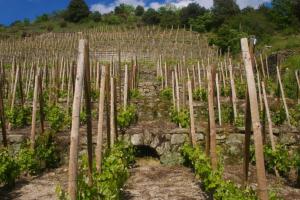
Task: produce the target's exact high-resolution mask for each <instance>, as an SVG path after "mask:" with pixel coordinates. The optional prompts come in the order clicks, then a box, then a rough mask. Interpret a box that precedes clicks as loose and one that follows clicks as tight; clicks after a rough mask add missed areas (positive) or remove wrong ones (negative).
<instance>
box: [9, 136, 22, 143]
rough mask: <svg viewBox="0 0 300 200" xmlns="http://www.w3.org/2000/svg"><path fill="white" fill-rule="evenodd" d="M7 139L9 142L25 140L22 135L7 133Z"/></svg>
mask: <svg viewBox="0 0 300 200" xmlns="http://www.w3.org/2000/svg"><path fill="white" fill-rule="evenodd" d="M7 139H8V141H10V143H22V142H23V141H24V140H25V136H24V135H8V136H7Z"/></svg>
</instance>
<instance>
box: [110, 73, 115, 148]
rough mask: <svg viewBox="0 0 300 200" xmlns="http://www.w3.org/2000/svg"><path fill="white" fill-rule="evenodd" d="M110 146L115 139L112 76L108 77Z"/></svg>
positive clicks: (113, 85)
mask: <svg viewBox="0 0 300 200" xmlns="http://www.w3.org/2000/svg"><path fill="white" fill-rule="evenodd" d="M110 139H111V143H110V146H111V147H113V146H114V144H115V140H116V126H115V84H114V77H113V76H111V77H110Z"/></svg>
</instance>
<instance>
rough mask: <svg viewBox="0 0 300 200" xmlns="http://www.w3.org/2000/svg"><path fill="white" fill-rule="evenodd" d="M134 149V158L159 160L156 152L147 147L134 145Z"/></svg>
mask: <svg viewBox="0 0 300 200" xmlns="http://www.w3.org/2000/svg"><path fill="white" fill-rule="evenodd" d="M135 149H136V155H135V156H136V157H137V158H142V157H153V158H157V159H159V155H158V153H157V151H156V150H155V149H154V148H152V147H150V146H147V145H136V146H135Z"/></svg>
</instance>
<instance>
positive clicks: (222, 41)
mask: <svg viewBox="0 0 300 200" xmlns="http://www.w3.org/2000/svg"><path fill="white" fill-rule="evenodd" d="M247 36H248V34H247V33H245V32H243V31H240V30H238V29H234V28H232V27H230V26H229V25H227V24H224V25H222V26H221V27H220V28H219V30H218V31H217V32H216V36H215V37H213V38H210V41H209V43H210V44H215V45H217V46H219V47H220V48H221V50H222V52H223V53H224V52H226V51H227V50H228V48H230V51H231V52H232V53H238V52H240V39H241V38H243V37H247Z"/></svg>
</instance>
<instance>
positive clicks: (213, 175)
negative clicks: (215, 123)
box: [181, 144, 257, 200]
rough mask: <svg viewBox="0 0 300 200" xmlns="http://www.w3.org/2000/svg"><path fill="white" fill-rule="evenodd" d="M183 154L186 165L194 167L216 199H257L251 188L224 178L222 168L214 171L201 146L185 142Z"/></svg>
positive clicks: (182, 149)
mask: <svg viewBox="0 0 300 200" xmlns="http://www.w3.org/2000/svg"><path fill="white" fill-rule="evenodd" d="M181 154H182V156H183V158H184V161H185V165H188V166H190V167H192V168H193V169H194V171H195V174H196V176H198V177H199V178H200V179H201V181H202V183H203V186H204V189H205V191H206V192H209V193H212V194H213V197H214V199H216V200H221V199H241V200H252V199H253V200H254V199H257V198H256V196H255V192H254V191H253V190H251V189H246V190H243V189H241V188H239V187H238V186H236V185H235V184H234V183H232V182H230V181H226V180H223V179H222V168H221V167H220V166H219V168H218V170H216V171H213V170H212V167H211V165H210V160H209V158H207V156H206V155H205V153H204V152H203V151H202V150H201V149H200V147H196V148H193V147H191V146H190V145H187V144H185V145H184V146H183V147H182V148H181Z"/></svg>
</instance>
